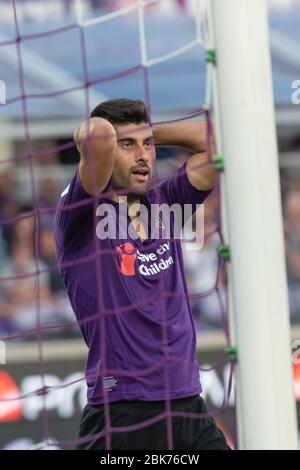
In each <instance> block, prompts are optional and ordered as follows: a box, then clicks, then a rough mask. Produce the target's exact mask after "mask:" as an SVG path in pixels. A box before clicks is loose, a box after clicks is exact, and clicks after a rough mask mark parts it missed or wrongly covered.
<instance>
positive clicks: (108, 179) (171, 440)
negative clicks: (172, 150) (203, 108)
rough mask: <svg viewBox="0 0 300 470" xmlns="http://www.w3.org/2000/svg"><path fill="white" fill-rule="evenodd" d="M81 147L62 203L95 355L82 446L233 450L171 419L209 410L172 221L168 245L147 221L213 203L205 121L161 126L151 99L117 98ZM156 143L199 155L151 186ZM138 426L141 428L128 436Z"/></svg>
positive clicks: (202, 425) (71, 272)
mask: <svg viewBox="0 0 300 470" xmlns="http://www.w3.org/2000/svg"><path fill="white" fill-rule="evenodd" d="M74 139H75V142H76V144H77V148H78V150H79V153H80V163H79V167H78V170H77V172H76V174H75V175H74V177H73V179H72V181H71V183H70V185H69V186H68V188H67V189H66V190H65V191H64V192H63V193H62V197H61V199H60V202H59V204H58V208H57V212H56V218H55V241H56V246H57V260H58V266H59V270H60V272H61V273H62V276H63V279H64V283H65V286H66V289H67V291H68V295H69V298H70V301H71V304H72V307H73V309H74V312H75V314H76V317H77V320H78V323H79V325H80V328H81V331H82V334H83V337H84V339H85V341H86V343H87V345H88V348H89V354H88V361H87V366H86V381H87V386H88V404H87V406H86V407H85V409H84V411H83V416H82V420H81V425H80V434H79V435H80V442H79V445H78V448H79V449H98V450H100V449H105V448H108V449H110V448H111V449H119V450H121V449H122V450H125V449H130V450H135V449H144V450H146V449H167V447H168V446H172V447H173V448H175V449H227V448H228V447H227V443H226V441H225V438H224V436H223V434H222V433H221V431H220V430H219V429H218V428H217V427H216V425H215V422H214V420H213V419H212V418H211V417H207V416H203V417H200V416H199V419H188V418H182V417H172V418H171V419H170V416H171V415H170V413H172V412H174V411H176V412H185V413H194V414H195V413H196V414H199V415H200V414H202V413H206V407H205V403H204V401H203V399H202V398H201V397H200V395H199V394H200V393H201V385H200V381H199V368H198V364H197V361H196V336H195V329H194V326H193V320H192V316H191V311H190V307H189V303H188V300H187V289H186V282H185V278H184V271H183V260H182V252H181V245H180V240H179V239H175V237H174V220H173V221H172V223H171V236H170V237H168V238H167V237H166V236H165V225H164V220H161V219H157V220H156V224H154V225H156V227H159V230H160V231H161V232H160V233H161V236H160V237H154V235H153V233H152V231H151V230H150V236H149V235H148V229H149V224H148V221H147V218H146V217H145V214H146V215H148V213H150V212H151V211H152V208H153V206H154V205H157V204H164V205H168V206H172V205H173V204H178V205H179V206H180V207H183V205H184V204H191V205H192V207H193V209H194V210H195V209H196V206H197V204H202V203H203V202H204V200H205V199H206V198H207V196H208V195H209V194H210V192H211V190H212V188H213V187H214V184H215V170H214V168H213V167H212V165H211V164H209V163H208V162H207V164H206V165H204V163H205V162H206V161H207V154H206V150H207V149H206V123H205V122H201V121H191V122H181V123H177V124H174V125H172V124H171V125H164V126H159V127H153V128H152V126H151V123H150V117H149V114H148V112H147V109H146V106H145V104H144V103H143V102H141V101H134V100H125V99H121V100H111V101H108V102H105V103H102V104H100V105H99V106H97V107H96V108H95V110H94V111H93V112H92V114H91V118H90V119H89V120H88V121H86V122H82V123H80V124H79V125H78V126H77V128H76V130H75V133H74ZM155 145H173V146H181V147H185V148H187V149H189V150H190V151H191V152H193V155H192V156H191V157H190V158H189V160H188V162H187V163H185V164H184V165H182V167H180V168H179V169H178V171H177V173H176V174H175V175H174V176H172V177H170V178H168V179H166V180H165V181H163V182H154V181H153V171H154V162H155ZM151 185H152V186H153V187H151ZM111 208H113V209H114V211H111V210H110V209H111ZM124 210H125V217H124V216H121V212H122V211H123V212H122V213H123V214H124ZM151 217H152V215H151ZM104 221H105V222H106V224H104V225H103V222H104ZM112 222H114V224H115V226H116V231H115V233H114V234H113V230H112V228H111V227H112V225H111V223H112ZM154 222H155V220H154ZM106 225H107V226H108V227H109V229H108V232H107V233H104V232H105V230H103V227H104V226H106ZM151 228H152V226H151ZM125 229H126V232H125V234H124V230H125ZM127 229H129V230H127ZM129 232H130V233H129ZM107 234H108V235H109V236H106V237H105V236H103V235H107ZM199 275H201V274H200V273H199ZM108 404H109V406H108ZM166 410H167V411H168V412H169V414H168V416H165V415H163V413H164V412H165V411H166ZM160 415H161V416H160ZM155 417H158V418H157V419H156V420H154V422H152V423H151V424H150V425H149V424H147V421H148V420H149V419H152V418H155ZM132 425H139V426H138V428H137V429H134V430H132V429H129V430H128V429H127V427H128V426H132ZM116 427H117V428H120V427H121V428H124V432H120V429H118V432H116V431H115V432H114V428H116Z"/></svg>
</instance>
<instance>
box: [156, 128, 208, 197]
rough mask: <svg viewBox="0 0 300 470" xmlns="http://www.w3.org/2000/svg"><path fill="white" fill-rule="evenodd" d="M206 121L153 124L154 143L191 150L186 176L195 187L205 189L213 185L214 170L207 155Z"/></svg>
mask: <svg viewBox="0 0 300 470" xmlns="http://www.w3.org/2000/svg"><path fill="white" fill-rule="evenodd" d="M206 126H207V123H206V121H184V122H180V123H176V124H167V125H162V126H154V128H153V135H154V139H155V143H156V145H158V146H159V145H163V146H164V145H165V146H179V147H183V148H185V149H187V150H190V151H192V152H193V154H192V156H191V157H190V158H189V160H188V162H187V177H188V179H189V181H190V183H191V184H192V186H194V187H195V188H196V189H201V190H203V191H206V190H208V189H212V188H213V187H214V186H215V179H216V170H215V169H214V167H213V165H212V164H211V163H210V162H209V161H208V156H207V150H208V149H207V127H206Z"/></svg>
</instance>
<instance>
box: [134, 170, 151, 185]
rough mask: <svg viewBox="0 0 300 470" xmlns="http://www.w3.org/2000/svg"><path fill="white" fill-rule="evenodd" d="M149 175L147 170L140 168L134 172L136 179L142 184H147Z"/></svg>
mask: <svg viewBox="0 0 300 470" xmlns="http://www.w3.org/2000/svg"><path fill="white" fill-rule="evenodd" d="M149 173H150V172H149V170H148V169H147V168H139V169H136V170H134V171H132V174H133V176H134V178H135V179H136V180H137V181H138V182H140V183H145V182H146V181H147V180H148V178H149Z"/></svg>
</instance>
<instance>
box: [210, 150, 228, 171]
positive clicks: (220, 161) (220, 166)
mask: <svg viewBox="0 0 300 470" xmlns="http://www.w3.org/2000/svg"><path fill="white" fill-rule="evenodd" d="M212 162H213V165H214V167H215V168H216V170H218V171H224V168H225V165H224V157H223V155H220V154H216V155H213V156H212Z"/></svg>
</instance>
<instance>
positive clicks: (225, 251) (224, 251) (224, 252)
mask: <svg viewBox="0 0 300 470" xmlns="http://www.w3.org/2000/svg"><path fill="white" fill-rule="evenodd" d="M218 255H219V257H220V258H223V259H225V260H226V261H230V246H229V245H220V246H219V247H218Z"/></svg>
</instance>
